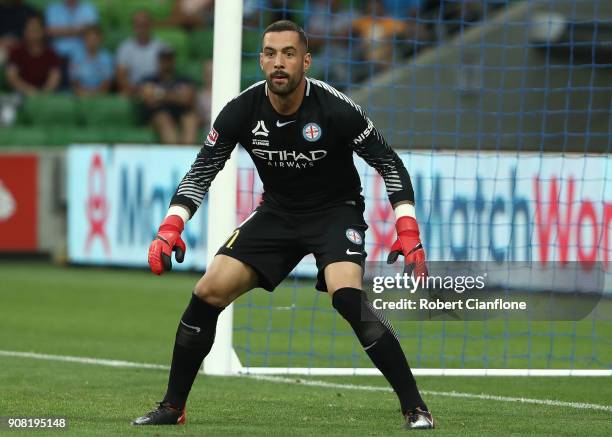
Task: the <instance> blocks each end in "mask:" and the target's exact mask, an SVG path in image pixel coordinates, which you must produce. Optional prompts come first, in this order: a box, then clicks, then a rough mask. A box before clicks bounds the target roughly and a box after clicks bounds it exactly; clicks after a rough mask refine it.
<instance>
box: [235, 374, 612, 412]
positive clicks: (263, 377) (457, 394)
mask: <svg viewBox="0 0 612 437" xmlns="http://www.w3.org/2000/svg"><path fill="white" fill-rule="evenodd" d="M245 376H247V377H249V378H252V379H257V380H261V381H270V382H282V383H288V384H301V385H307V386H311V387H326V388H337V389H345V390H362V391H383V392H391V391H392V390H391V388H389V387H381V386H375V385H355V384H339V383H335V382H328V381H317V380H312V379H297V378H293V379H292V378H285V377H282V376H266V375H245ZM421 393H423V394H426V395H432V396H445V397H452V398H464V399H482V400H487V401H500V402H518V403H523V404H537V405H548V406H551V407H568V408H577V409H581V410H601V411H610V412H612V406H609V405H600V404H589V403H584V402H565V401H557V400H554V399H532V398H519V397H509V396H496V395H487V394H476V393H462V392H456V391H432V390H421Z"/></svg>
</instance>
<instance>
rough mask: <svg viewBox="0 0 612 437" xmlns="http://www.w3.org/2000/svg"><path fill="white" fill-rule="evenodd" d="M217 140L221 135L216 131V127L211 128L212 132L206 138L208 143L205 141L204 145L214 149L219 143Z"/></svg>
mask: <svg viewBox="0 0 612 437" xmlns="http://www.w3.org/2000/svg"><path fill="white" fill-rule="evenodd" d="M217 138H219V133H218V132H217V131H216V130H215V128H214V127H211V128H210V132H209V133H208V135H207V136H206V141H204V145H205V146H208V147H213V146H214V145H215V143H216V142H217Z"/></svg>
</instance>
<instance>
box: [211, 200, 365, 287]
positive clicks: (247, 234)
mask: <svg viewBox="0 0 612 437" xmlns="http://www.w3.org/2000/svg"><path fill="white" fill-rule="evenodd" d="M353 203H354V202H347V203H345V204H340V205H336V206H332V207H330V208H327V209H324V210H321V211H317V212H308V213H288V212H286V211H281V210H278V209H276V208H273V207H270V206H268V205H265V204H262V205H260V206H259V207H258V208H257V209H256V210H255V211H253V213H252V214H251V216H250V217H249V218H247V219H246V220H245V221H244V222H242V224H241V225H240V226H239V227H238V228H236V230H235V231H234V232H233V233H232V234H231V235H230V237H229V238H228V239H227V241H226V242H225V243H224V245H223V246H222V247H221V249H219V251H218V252H217V254H223V255H227V256H231V257H232V258H235V259H237V260H239V261H242V262H244V263H245V264H248V265H249V266H251V267H252V268H253V269H254V270H255V271H256V272H257V274H258V276H259V284H258V286H259V287H261V288H265V289H266V290H268V291H272V290H274V289H275V288H276V287H277V286H278V284H280V283H281V282H282V281H283V279H285V278H286V277H287V275H289V273H290V272H291V271H292V270H293V268H294V267H295V266H296V265H297V264H298V263H299V262H300V260H301V259H302V258H303V257H304V256H306V255H307V254H309V253H312V254H314V256H315V259H316V263H317V269H318V274H317V284H316V288H317V290H320V291H327V285H326V284H325V276H324V274H323V270H324V269H325V267H326V266H327V265H328V264H331V263H333V262H338V261H350V262H354V263H356V264H359V265H361V266H362V267H363V266H364V262H365V258H366V255H367V254H366V252H365V243H364V242H365V232H366V229H367V228H368V225H367V224H366V223H365V221H364V219H363V208H362V207H360V206H355V205H354V204H353Z"/></svg>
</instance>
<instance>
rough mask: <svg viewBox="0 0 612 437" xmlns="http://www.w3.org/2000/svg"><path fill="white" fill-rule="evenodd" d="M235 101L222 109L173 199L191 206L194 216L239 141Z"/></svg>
mask: <svg viewBox="0 0 612 437" xmlns="http://www.w3.org/2000/svg"><path fill="white" fill-rule="evenodd" d="M232 103H233V102H230V103H228V104H227V105H226V106H225V107H224V108H223V110H222V111H221V112H220V113H219V116H218V117H217V119H216V120H215V122H214V124H213V127H212V129H211V130H210V133H209V134H208V136H207V137H206V139H205V140H204V145H203V146H202V148H201V149H200V151H199V153H198V156H197V157H196V159H195V161H194V163H193V164H192V165H191V168H190V169H189V171H188V172H187V174H186V175H185V177H183V179H182V180H181V183H180V184H179V186H178V188H177V190H176V192H175V193H174V196H173V197H172V200H171V201H170V204H171V205H182V206H185V207H186V208H188V209H189V212H190V215H191V216H192V217H193V215H194V214H195V212H196V211H197V209H198V208H199V207H200V205H201V204H202V201H203V200H204V196H205V195H206V193H207V192H208V189H209V188H210V184H211V182H212V181H213V179H214V178H215V176H217V173H219V172H220V171H221V170H222V169H223V167H224V166H225V163H226V162H227V160H228V159H229V157H230V155H231V154H232V151H233V150H234V147H236V143H237V142H238V133H237V132H236V129H235V127H234V126H235V125H236V123H230V122H229V121H230V120H232V119H236V118H235V117H236V114H230V113H231V112H232V111H235V108H234V106H235V105H233V104H232Z"/></svg>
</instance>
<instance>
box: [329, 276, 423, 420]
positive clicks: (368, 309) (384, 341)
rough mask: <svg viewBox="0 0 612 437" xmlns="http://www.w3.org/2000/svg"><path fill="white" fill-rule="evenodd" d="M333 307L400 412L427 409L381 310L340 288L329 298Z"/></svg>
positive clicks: (357, 293) (353, 290) (359, 294)
mask: <svg viewBox="0 0 612 437" xmlns="http://www.w3.org/2000/svg"><path fill="white" fill-rule="evenodd" d="M332 304H333V306H334V308H336V309H337V310H338V312H339V313H340V314H341V315H342V316H343V317H344V318H345V319H346V320H347V321H348V322H349V324H350V325H351V327H352V328H353V331H355V334H356V335H357V338H358V339H359V342H360V343H361V345H362V346H363V347H364V350H365V351H366V353H367V354H368V356H369V357H370V359H371V360H372V362H373V363H374V365H375V366H376V367H377V368H378V370H380V371H381V373H382V374H383V375H384V377H385V378H386V379H387V381H388V382H389V384H391V387H393V390H394V391H395V393H396V394H397V396H398V398H399V401H400V405H401V408H402V414H406V413H407V412H408V411H411V410H414V409H415V408H416V407H419V408H421V409H423V410H427V405H425V402H423V399H422V398H421V395H420V393H419V389H418V388H417V385H416V381H415V379H414V376H413V375H412V372H411V371H410V366H408V361H406V356H405V355H404V352H403V351H402V347H401V346H400V344H399V341H398V340H397V338H396V336H395V333H394V332H393V331H392V328H391V324H390V323H389V321H388V320H387V319H386V318H385V317H384V315H383V314H382V313H380V312H379V311H376V310H375V309H374V308H373V307H372V305H371V304H370V303H369V302H368V300H367V296H366V294H365V293H364V292H363V291H362V290H358V289H356V288H348V287H347V288H341V289H339V290H337V291H336V292H335V293H334V294H333V297H332Z"/></svg>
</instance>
